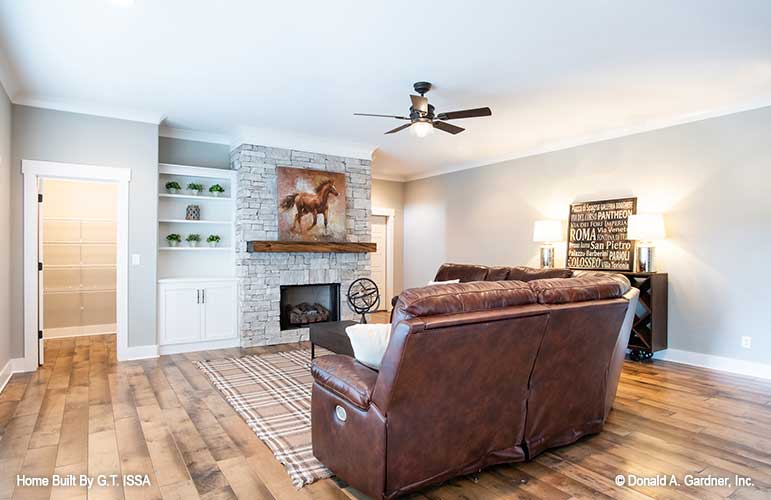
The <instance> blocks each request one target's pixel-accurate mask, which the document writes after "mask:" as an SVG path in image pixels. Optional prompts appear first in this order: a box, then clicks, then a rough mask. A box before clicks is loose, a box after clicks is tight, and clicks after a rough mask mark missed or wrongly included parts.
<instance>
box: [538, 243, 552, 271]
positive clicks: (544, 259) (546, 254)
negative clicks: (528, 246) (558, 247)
mask: <svg viewBox="0 0 771 500" xmlns="http://www.w3.org/2000/svg"><path fill="white" fill-rule="evenodd" d="M553 267H554V247H553V246H552V245H543V246H541V268H542V269H551V268H553Z"/></svg>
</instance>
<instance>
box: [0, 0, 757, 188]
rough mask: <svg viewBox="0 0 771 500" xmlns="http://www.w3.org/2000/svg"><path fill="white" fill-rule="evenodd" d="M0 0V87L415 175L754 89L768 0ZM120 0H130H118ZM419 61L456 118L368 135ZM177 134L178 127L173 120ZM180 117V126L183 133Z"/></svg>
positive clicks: (399, 99) (736, 106)
mask: <svg viewBox="0 0 771 500" xmlns="http://www.w3.org/2000/svg"><path fill="white" fill-rule="evenodd" d="M126 1H127V0H121V1H118V0H66V1H65V0H58V1H57V0H51V1H47V2H38V1H18V0H0V51H2V52H1V53H0V77H1V78H2V82H3V84H4V86H5V87H6V89H7V90H8V93H9V94H10V95H11V98H12V100H13V101H14V102H16V103H20V104H29V105H35V106H42V107H51V108H56V109H66V110H73V111H80V112H86V113H94V114H103V115H108V116H118V117H124V118H130V119H138V120H144V121H158V120H160V119H162V118H165V122H164V125H165V126H167V127H171V128H174V129H187V130H193V131H198V132H199V134H198V135H197V137H200V138H204V139H207V138H208V139H212V138H214V139H215V140H222V141H228V142H233V141H236V142H237V141H239V140H242V139H249V140H256V141H260V142H261V143H263V144H268V145H276V146H282V145H288V144H291V145H296V146H306V147H309V148H310V147H314V148H316V150H317V151H321V152H329V153H336V154H343V153H345V152H349V153H351V154H359V155H360V156H364V155H367V154H369V153H370V152H372V151H373V150H374V158H375V163H374V167H373V169H374V173H375V175H376V176H378V177H381V178H392V179H414V178H420V177H424V176H428V175H433V174H435V173H438V172H444V171H451V170H457V169H462V168H469V167H473V166H479V165H483V164H488V163H491V162H495V161H501V160H505V159H509V158H515V157H520V156H526V155H529V154H535V153H538V152H544V151H549V150H554V149H560V148H563V147H569V146H572V145H576V144H582V143H587V142H592V141H596V140H601V139H604V138H609V137H615V136H620V135H626V134H629V133H634V132H639V131H643V130H649V129H653V128H658V127H663V126H668V125H672V124H675V123H683V122H687V121H691V120H695V119H700V118H704V117H707V116H716V115H720V114H726V113H731V112H735V111H739V110H743V109H751V108H756V107H761V106H766V105H769V104H771V28H769V27H770V26H771V2H769V1H767V0H741V1H736V2H726V1H723V0H717V1H710V0H689V1H677V2H673V1H657V0H653V1H651V0H626V1H624V2H618V1H615V0H607V1H584V2H575V1H572V0H563V1H544V2H533V1H532V0H528V1H512V0H500V1H488V2H484V3H475V2H468V1H467V0H444V1H442V2H441V3H440V2H414V1H411V2H408V1H402V0H390V1H378V2H362V1H336V0H330V1H324V2H319V1H310V0H309V1H303V2H298V1H284V2H254V1H251V0H231V1H229V2H211V1H205V0H163V1H157V0H134V4H133V5H132V6H128V7H125V6H121V4H123V3H126ZM129 3H130V1H129ZM417 80H428V81H430V82H432V83H434V85H435V88H434V89H433V90H432V91H431V92H430V93H429V94H428V97H429V100H430V102H431V103H432V104H434V105H435V106H436V108H437V111H451V110H455V109H463V108H471V107H481V106H489V107H491V108H492V110H493V116H492V117H490V118H475V119H468V120H458V121H455V122H454V123H455V124H457V125H461V126H463V127H465V128H466V129H467V130H466V132H463V133H462V134H460V135H457V136H451V135H449V134H444V133H440V132H438V131H437V132H435V133H434V134H433V135H431V136H429V137H426V138H423V139H418V138H416V137H413V136H412V135H411V134H409V133H407V132H402V133H399V134H395V135H389V136H384V135H383V132H385V131H386V130H389V129H391V128H393V127H395V126H397V125H398V124H400V122H397V121H396V120H388V119H381V118H364V117H355V116H353V114H352V113H354V112H365V113H385V114H406V113H407V112H408V107H409V98H408V94H409V93H410V92H411V91H412V83H413V82H415V81H417ZM183 135H184V134H183ZM191 136H194V135H191Z"/></svg>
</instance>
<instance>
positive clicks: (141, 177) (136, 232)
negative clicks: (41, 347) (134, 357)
mask: <svg viewBox="0 0 771 500" xmlns="http://www.w3.org/2000/svg"><path fill="white" fill-rule="evenodd" d="M12 146H13V169H12V177H11V184H12V186H13V189H12V195H11V216H12V234H11V242H12V247H11V255H12V266H11V268H12V272H11V286H12V289H13V290H14V294H13V302H12V309H11V321H12V323H11V324H12V326H11V331H12V336H11V346H12V351H11V352H12V354H13V355H14V356H19V357H20V356H22V355H23V352H24V332H23V327H24V322H23V303H22V297H23V288H24V287H23V276H22V265H23V254H22V251H23V233H22V229H23V227H22V226H23V224H22V206H23V205H22V182H23V177H22V175H21V160H23V159H27V160H44V161H57V162H65V163H83V164H87V165H103V166H108V167H126V168H130V169H131V182H130V183H129V254H138V255H139V256H140V260H141V263H140V264H139V265H137V266H130V267H129V279H128V286H129V293H128V322H129V325H128V330H129V331H128V342H129V346H141V345H148V344H156V343H157V341H156V306H155V296H156V263H157V253H158V222H157V221H158V215H157V214H158V210H157V208H158V125H154V124H151V123H140V122H132V121H127V120H117V119H114V118H103V117H98V116H91V115H83V114H78V113H68V112H64V111H55V110H50V109H41V108H32V107H28V106H19V105H14V106H13V140H12Z"/></svg>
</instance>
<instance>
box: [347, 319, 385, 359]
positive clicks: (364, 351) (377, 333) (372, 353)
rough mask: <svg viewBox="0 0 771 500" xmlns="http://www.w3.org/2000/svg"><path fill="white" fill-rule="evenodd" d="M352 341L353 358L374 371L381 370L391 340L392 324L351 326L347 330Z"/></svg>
mask: <svg viewBox="0 0 771 500" xmlns="http://www.w3.org/2000/svg"><path fill="white" fill-rule="evenodd" d="M345 333H347V334H348V338H349V339H351V347H353V357H354V358H356V361H358V362H359V363H361V364H363V365H364V366H368V367H370V368H372V369H373V370H380V363H381V362H382V361H383V356H384V355H385V351H386V348H387V347H388V341H389V340H390V339H391V325H390V323H373V324H362V325H351V326H349V327H347V328H346V329H345Z"/></svg>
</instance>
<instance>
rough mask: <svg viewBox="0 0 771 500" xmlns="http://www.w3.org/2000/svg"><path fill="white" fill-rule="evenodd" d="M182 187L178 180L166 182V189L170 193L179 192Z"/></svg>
mask: <svg viewBox="0 0 771 500" xmlns="http://www.w3.org/2000/svg"><path fill="white" fill-rule="evenodd" d="M180 189H182V186H180V185H179V182H177V181H169V182H167V183H166V191H167V192H168V193H169V194H177V193H179V191H180Z"/></svg>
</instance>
